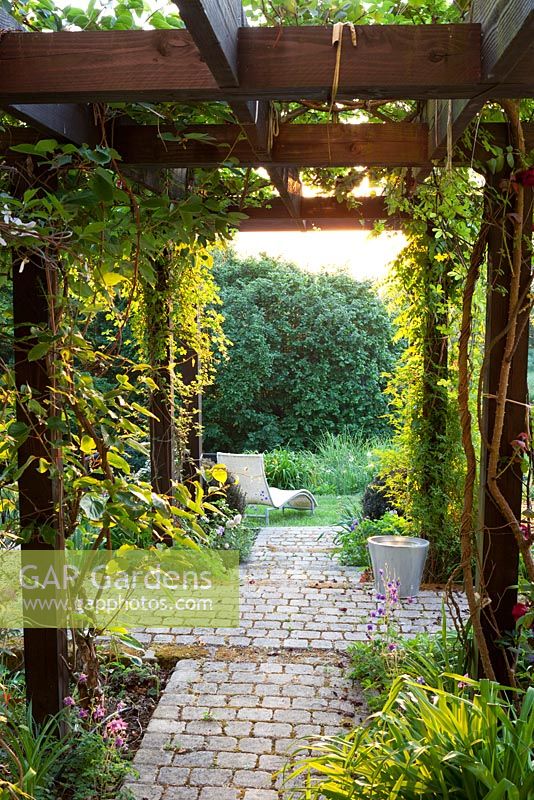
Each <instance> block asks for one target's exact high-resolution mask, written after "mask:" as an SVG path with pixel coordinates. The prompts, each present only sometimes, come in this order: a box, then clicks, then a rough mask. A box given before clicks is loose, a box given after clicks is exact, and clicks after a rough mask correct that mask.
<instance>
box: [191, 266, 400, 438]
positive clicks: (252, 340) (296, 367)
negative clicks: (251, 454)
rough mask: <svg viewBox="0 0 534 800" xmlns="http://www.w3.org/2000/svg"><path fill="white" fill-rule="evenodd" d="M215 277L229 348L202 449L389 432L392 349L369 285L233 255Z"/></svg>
mask: <svg viewBox="0 0 534 800" xmlns="http://www.w3.org/2000/svg"><path fill="white" fill-rule="evenodd" d="M215 274H216V279H217V281H218V283H219V285H220V287H221V296H222V298H223V304H224V308H223V313H224V315H225V317H226V321H225V323H224V328H225V333H226V334H227V336H228V337H229V338H230V339H231V341H232V342H233V347H232V348H231V350H230V357H229V359H228V361H222V363H220V364H219V370H218V375H217V379H216V383H215V385H214V386H213V387H212V388H211V389H210V390H209V391H208V392H207V393H206V397H205V404H204V421H205V441H206V450H217V449H223V450H224V449H232V450H235V451H242V450H247V449H248V450H271V449H273V448H275V447H278V446H280V445H290V447H291V448H292V449H302V448H310V449H313V447H314V443H315V442H316V441H317V440H318V439H319V438H320V436H321V435H323V434H324V433H325V432H328V431H331V432H338V431H340V430H341V429H342V428H344V429H345V430H346V431H347V432H348V433H349V434H355V433H361V432H364V433H365V434H366V435H373V434H379V433H382V432H384V431H385V430H387V422H386V420H385V415H386V413H387V401H386V399H385V398H384V395H383V394H382V390H383V388H384V377H383V375H384V373H385V372H387V371H389V370H390V369H391V366H392V362H393V353H394V348H393V345H392V343H391V328H390V323H389V318H388V315H387V313H386V310H385V308H384V306H383V304H382V302H381V300H380V299H379V297H378V296H377V294H376V292H375V291H374V289H373V287H372V285H371V284H370V283H360V282H357V281H355V280H353V278H351V277H350V275H348V274H346V273H344V272H335V273H326V272H324V273H320V274H318V275H313V274H310V273H307V272H304V271H302V270H300V269H298V268H297V267H296V266H294V265H291V264H287V263H282V262H280V261H276V260H273V259H270V258H268V257H266V256H262V257H261V258H259V259H246V260H242V261H240V260H239V259H238V258H237V257H236V256H235V254H233V253H231V252H230V253H229V254H227V255H226V256H225V257H224V258H222V259H221V260H220V261H219V263H218V264H217V266H216V271H215Z"/></svg>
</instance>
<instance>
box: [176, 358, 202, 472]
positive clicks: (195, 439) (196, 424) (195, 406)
mask: <svg viewBox="0 0 534 800" xmlns="http://www.w3.org/2000/svg"><path fill="white" fill-rule="evenodd" d="M199 370H200V361H199V357H198V353H196V352H195V351H193V350H189V351H188V352H187V354H186V355H185V357H184V360H183V362H182V363H181V365H180V371H181V373H182V380H183V382H184V384H185V385H186V386H190V385H191V384H193V383H194V382H195V381H197V380H198V375H199ZM187 411H188V413H189V414H190V415H191V424H190V425H189V428H188V432H187V441H186V442H184V450H185V454H184V455H183V457H182V465H181V478H182V480H188V479H191V478H195V477H197V472H198V470H199V469H200V467H201V466H202V447H203V443H202V394H201V393H200V392H196V393H195V394H194V395H193V396H192V397H191V398H189V400H188V404H187Z"/></svg>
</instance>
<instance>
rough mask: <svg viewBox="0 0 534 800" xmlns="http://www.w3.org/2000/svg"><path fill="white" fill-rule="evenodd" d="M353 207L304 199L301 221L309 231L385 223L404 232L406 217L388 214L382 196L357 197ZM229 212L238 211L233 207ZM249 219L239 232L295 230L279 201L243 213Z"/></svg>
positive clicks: (327, 199)
mask: <svg viewBox="0 0 534 800" xmlns="http://www.w3.org/2000/svg"><path fill="white" fill-rule="evenodd" d="M354 199H355V205H354V207H350V206H349V205H347V203H345V202H344V203H338V201H337V200H336V199H335V198H333V197H302V198H301V201H300V219H301V220H302V222H303V223H304V224H305V226H306V230H313V229H318V230H373V229H374V227H375V225H376V224H377V222H383V223H384V224H385V226H386V227H387V228H388V229H390V230H391V229H393V230H395V229H398V230H401V229H402V227H403V222H404V221H405V219H406V215H405V214H401V213H397V214H394V215H391V216H390V215H389V214H388V209H387V204H386V201H385V199H384V198H383V197H358V198H354ZM229 210H230V211H238V210H239V209H238V208H231V209H229ZM242 213H245V214H246V215H247V217H248V219H245V220H243V221H242V222H241V223H240V225H239V230H240V231H245V232H249V231H284V230H288V231H291V230H294V224H293V221H292V219H291V218H290V217H289V216H288V213H287V208H286V207H285V205H284V204H283V203H282V201H281V200H280V198H278V197H277V198H273V199H272V200H271V201H270V202H269V203H267V204H265V205H263V206H258V207H256V208H246V209H244V210H242Z"/></svg>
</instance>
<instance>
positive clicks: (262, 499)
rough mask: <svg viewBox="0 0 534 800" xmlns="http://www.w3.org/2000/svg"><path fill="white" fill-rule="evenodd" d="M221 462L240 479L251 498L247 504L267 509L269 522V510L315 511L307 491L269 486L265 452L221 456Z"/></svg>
mask: <svg viewBox="0 0 534 800" xmlns="http://www.w3.org/2000/svg"><path fill="white" fill-rule="evenodd" d="M217 463H219V464H224V465H225V466H226V467H227V469H228V471H229V472H231V473H232V474H233V475H237V477H238V478H239V485H240V486H241V488H242V489H243V491H244V492H245V494H246V497H247V503H251V504H252V505H260V506H267V508H266V509H265V521H266V522H267V523H268V522H269V508H276V509H280V508H281V509H282V511H283V510H284V509H285V508H294V509H296V510H300V511H311V513H312V514H313V512H314V511H315V509H316V507H317V500H316V499H315V497H314V496H313V494H312V493H311V492H308V490H307V489H275V488H274V487H272V486H269V484H268V483H267V478H266V476H265V465H264V463H263V456H262V455H261V453H253V454H248V453H247V454H245V453H217Z"/></svg>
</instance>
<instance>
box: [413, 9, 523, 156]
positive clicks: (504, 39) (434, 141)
mask: <svg viewBox="0 0 534 800" xmlns="http://www.w3.org/2000/svg"><path fill="white" fill-rule="evenodd" d="M472 20H473V22H476V23H479V24H480V25H481V28H482V31H483V34H484V35H483V38H482V50H481V64H482V79H483V82H484V83H485V84H486V90H485V91H483V92H481V93H480V94H479V95H478V96H475V97H473V98H471V99H469V100H452V101H451V107H450V111H449V102H448V101H447V100H429V101H428V103H427V106H426V109H425V121H426V122H428V125H429V129H430V130H429V133H430V135H429V141H428V147H429V151H428V154H429V158H430V159H432V160H437V159H441V158H444V157H445V155H446V153H447V129H448V125H449V117H450V118H451V121H452V141H453V144H454V143H456V142H457V141H458V139H459V138H460V137H461V136H462V134H463V133H464V131H465V130H466V128H467V126H468V125H469V123H470V122H471V120H472V119H473V118H474V117H475V116H476V115H477V114H478V112H479V111H480V110H481V109H482V107H483V106H484V103H485V102H486V100H487V99H490V98H491V97H497V98H498V97H499V96H500V97H504V96H505V95H504V94H500V95H499V93H498V91H497V94H495V92H496V90H497V89H498V87H499V85H500V84H506V82H507V80H508V79H509V77H510V76H511V75H512V74H513V75H514V80H521V81H525V82H527V83H528V82H530V83H531V84H534V81H533V80H532V75H533V74H534V56H533V51H534V46H533V41H534V0H493V2H491V3H489V2H488V0H474V3H473V10H472ZM518 96H521V97H524V96H526V95H524V94H521V93H519V94H518Z"/></svg>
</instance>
